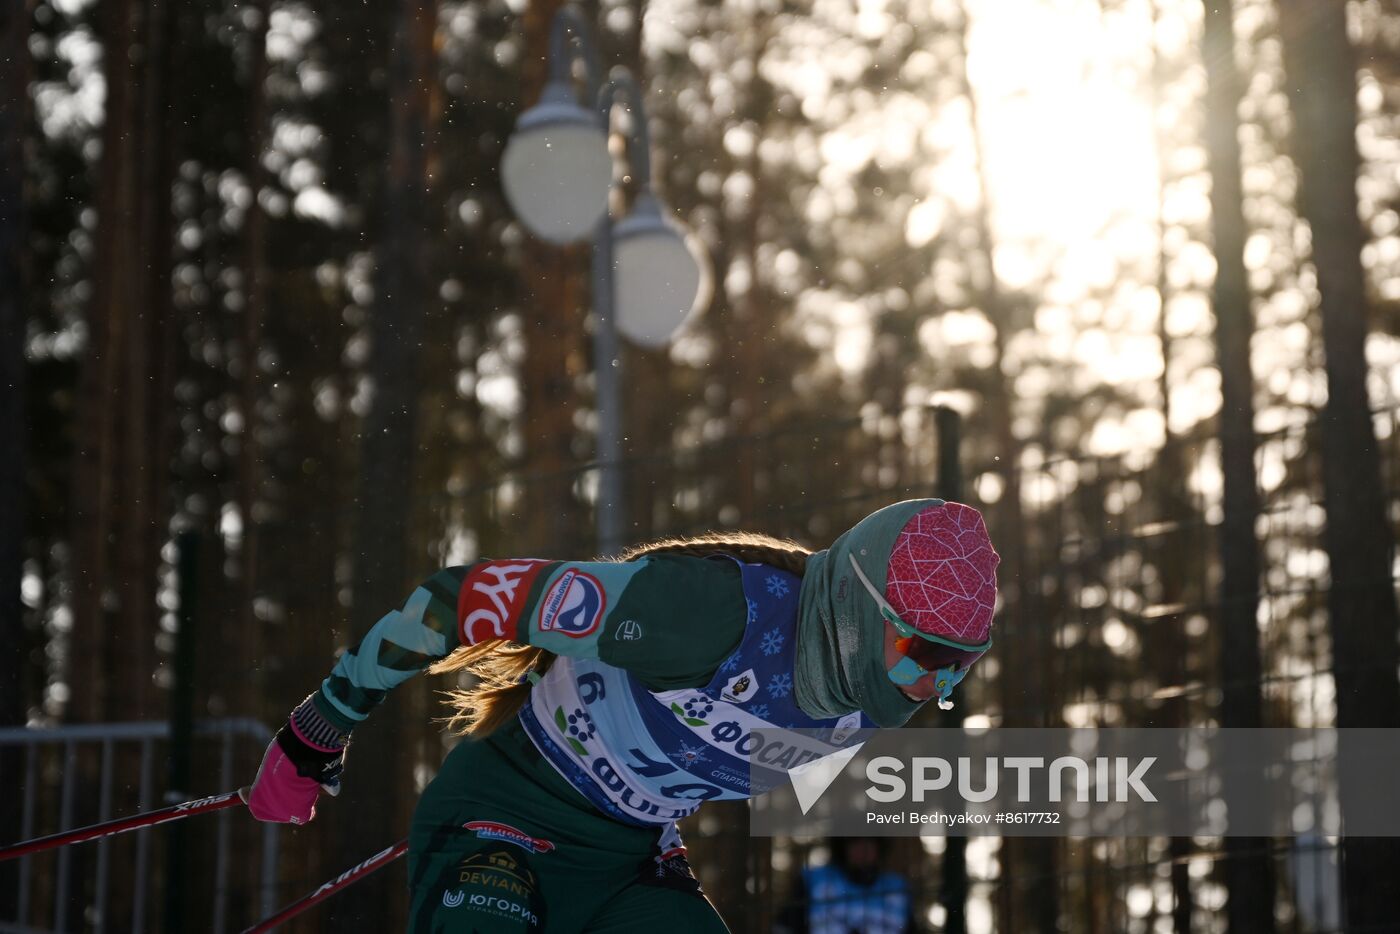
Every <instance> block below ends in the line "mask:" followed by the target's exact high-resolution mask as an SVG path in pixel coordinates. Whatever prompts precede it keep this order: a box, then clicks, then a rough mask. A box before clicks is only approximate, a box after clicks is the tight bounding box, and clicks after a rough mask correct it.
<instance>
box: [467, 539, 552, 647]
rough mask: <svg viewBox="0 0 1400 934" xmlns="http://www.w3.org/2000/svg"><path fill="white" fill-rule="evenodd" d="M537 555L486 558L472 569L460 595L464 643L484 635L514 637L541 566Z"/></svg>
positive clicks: (474, 640) (542, 565)
mask: <svg viewBox="0 0 1400 934" xmlns="http://www.w3.org/2000/svg"><path fill="white" fill-rule="evenodd" d="M548 563H549V562H547V561H540V560H538V559H536V558H525V559H522V560H518V561H485V562H482V563H481V564H478V565H477V566H476V567H474V568H472V569H471V572H470V573H469V574H467V579H466V580H465V581H463V582H462V590H461V593H460V596H459V597H458V598H457V620H458V626H459V629H460V633H459V634H460V635H461V637H462V644H463V645H476V644H477V643H478V642H481V641H482V640H485V639H514V638H515V635H516V629H517V627H518V626H519V622H520V611H521V609H522V608H523V607H524V605H525V598H526V597H527V596H529V593H530V585H531V584H532V583H534V580H535V575H537V574H539V572H540V568H542V567H544V566H545V565H546V564H548Z"/></svg>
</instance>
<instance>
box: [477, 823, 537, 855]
mask: <svg viewBox="0 0 1400 934" xmlns="http://www.w3.org/2000/svg"><path fill="white" fill-rule="evenodd" d="M462 826H463V827H465V828H466V829H468V830H470V831H471V832H472V833H474V834H476V835H477V836H478V837H481V838H482V839H483V840H504V841H506V842H507V843H514V844H515V845H516V846H522V847H524V848H525V849H527V850H529V851H530V852H532V853H548V852H549V851H550V850H552V849H554V844H553V843H552V842H550V841H549V840H546V839H544V838H543V837H532V836H530V835H529V834H528V833H526V832H525V831H523V830H521V829H519V828H518V827H512V826H511V825H510V824H502V823H500V822H499V821H491V820H473V821H467V822H466V823H465V824H463V825H462Z"/></svg>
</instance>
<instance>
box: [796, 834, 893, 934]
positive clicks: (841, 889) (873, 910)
mask: <svg viewBox="0 0 1400 934" xmlns="http://www.w3.org/2000/svg"><path fill="white" fill-rule="evenodd" d="M828 846H829V848H830V850H831V860H830V861H829V862H827V863H824V864H822V865H820V866H807V867H804V868H803V870H802V873H801V875H800V876H799V877H798V880H797V885H796V886H795V888H794V891H793V895H792V899H791V900H790V902H789V904H788V907H787V908H786V909H785V910H784V911H783V914H782V917H781V919H780V921H779V923H778V925H777V926H776V927H775V934H913V932H914V931H916V930H918V927H917V925H916V923H915V918H914V898H913V896H912V894H911V893H910V891H909V881H908V880H907V879H905V878H904V876H902V875H900V874H899V873H896V872H891V871H889V870H886V869H884V868H883V865H884V862H885V858H886V855H887V850H888V846H889V841H888V840H887V839H886V838H884V837H832V838H831V839H830V840H828Z"/></svg>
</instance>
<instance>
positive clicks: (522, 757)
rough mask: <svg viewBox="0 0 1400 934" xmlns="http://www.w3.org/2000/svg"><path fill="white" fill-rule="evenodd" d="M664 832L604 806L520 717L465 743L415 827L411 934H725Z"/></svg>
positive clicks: (421, 806)
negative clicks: (665, 854)
mask: <svg viewBox="0 0 1400 934" xmlns="http://www.w3.org/2000/svg"><path fill="white" fill-rule="evenodd" d="M660 836H661V830H660V828H647V827H634V826H631V825H627V824H623V823H621V822H619V821H616V820H614V819H612V818H611V817H608V816H606V815H604V814H603V813H601V812H600V811H598V810H597V809H596V808H595V807H594V806H593V805H592V804H590V803H589V802H588V800H587V799H586V798H584V797H583V796H582V795H581V794H579V793H578V792H577V791H575V790H574V789H573V788H572V787H570V785H569V784H568V783H567V782H566V781H565V780H564V779H563V778H562V777H561V776H560V775H559V774H558V773H557V772H556V771H555V770H554V768H553V767H552V766H550V764H549V763H548V762H546V761H545V760H544V759H543V758H542V757H541V756H540V754H539V752H538V751H537V750H536V749H535V747H534V744H533V743H532V742H531V741H530V738H529V737H528V736H527V735H526V734H525V732H524V730H523V729H521V728H520V726H519V725H518V724H516V723H512V724H511V725H510V726H508V727H503V728H501V729H500V730H498V731H497V732H496V733H495V734H493V735H492V736H491V737H488V738H487V739H485V740H481V741H464V742H462V743H459V744H458V745H457V747H456V748H455V749H453V750H452V752H451V753H449V754H448V756H447V759H446V761H444V763H443V766H442V770H441V771H440V772H439V773H438V776H437V778H435V779H434V780H433V781H432V783H430V784H429V785H428V787H427V789H426V790H425V791H424V792H423V797H422V798H421V799H420V801H419V802H418V808H417V810H416V811H415V812H414V815H413V826H412V830H411V832H410V834H409V850H408V872H409V885H410V887H411V889H412V893H411V896H412V897H411V901H412V908H411V909H410V915H409V924H408V930H409V931H411V932H413V934H428V932H434V934H437V932H442V934H449V932H450V934H497V932H501V934H504V932H519V934H524V932H531V934H536V932H544V934H575V932H580V934H581V932H589V934H594V932H597V934H603V932H608V934H631V932H636V934H644V932H645V934H654V932H656V931H663V930H670V931H677V932H679V931H684V932H686V934H727V932H728V928H727V927H726V926H725V924H724V922H723V921H722V920H721V919H720V916H719V914H718V913H717V912H716V911H715V909H714V907H713V906H712V905H711V904H710V902H709V900H708V899H707V898H706V897H705V895H704V893H703V892H702V891H701V889H700V885H699V883H698V882H697V881H696V880H695V878H694V876H693V875H691V872H690V867H689V865H688V864H687V863H686V861H685V857H684V855H679V856H673V857H672V858H670V859H667V860H665V861H664V862H663V861H662V860H661V859H660V856H661V850H660V848H659V847H658V841H659V839H660Z"/></svg>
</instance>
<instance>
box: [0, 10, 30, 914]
mask: <svg viewBox="0 0 1400 934" xmlns="http://www.w3.org/2000/svg"><path fill="white" fill-rule="evenodd" d="M28 35H29V9H28V4H27V3H26V2H25V0H9V2H7V3H5V4H4V5H3V6H0V97H3V99H4V100H8V101H11V102H12V103H13V105H12V106H9V107H3V108H0V450H2V451H4V455H3V456H0V645H3V646H12V647H15V649H19V648H20V647H23V646H26V645H27V644H28V642H29V640H28V639H26V638H25V632H24V606H23V604H22V603H21V601H20V585H21V579H22V577H23V574H24V555H25V547H24V543H25V530H26V522H25V516H24V512H25V510H24V503H25V468H26V464H27V460H26V451H27V448H28V428H27V421H26V418H25V412H26V409H25V400H26V398H27V396H26V393H25V367H26V364H25V356H24V343H25V318H26V313H27V310H28V308H27V303H28V301H29V293H28V289H27V287H26V286H27V276H28V264H29V257H28V249H27V247H26V243H27V242H28V233H27V231H28V210H27V205H26V198H25V182H24V176H25V168H26V161H25V159H24V140H25V139H26V138H27V136H28V133H29V107H28V105H27V102H28V99H29V95H28V82H29V50H28V48H27V47H26V43H25V39H26V37H27V36H28ZM29 670H30V665H29V663H28V660H27V659H26V658H25V657H24V656H23V655H20V656H19V657H14V656H11V659H10V660H9V662H7V664H6V665H5V666H4V667H3V668H0V726H18V725H21V724H23V723H24V721H25V718H26V707H27V705H28V699H29V693H28V690H27V689H28V688H29V687H30V686H29V685H27V684H26V679H25V674H26V673H27V672H28V671H29ZM20 763H21V756H20V753H19V749H18V748H17V747H6V748H3V749H0V775H8V776H14V775H21V774H23V773H22V772H21V768H22V767H21V764H20ZM5 787H6V793H4V794H0V839H4V840H18V839H19V838H20V832H19V831H20V800H21V799H20V796H19V795H18V794H17V793H15V788H16V786H15V784H13V783H12V782H11V783H8V784H6V786H5ZM17 873H18V868H17V866H13V865H3V866H0V917H3V918H13V917H14V916H15V914H14V912H15V909H16V905H15V902H14V899H15V893H16V886H17V880H18V875H17Z"/></svg>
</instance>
